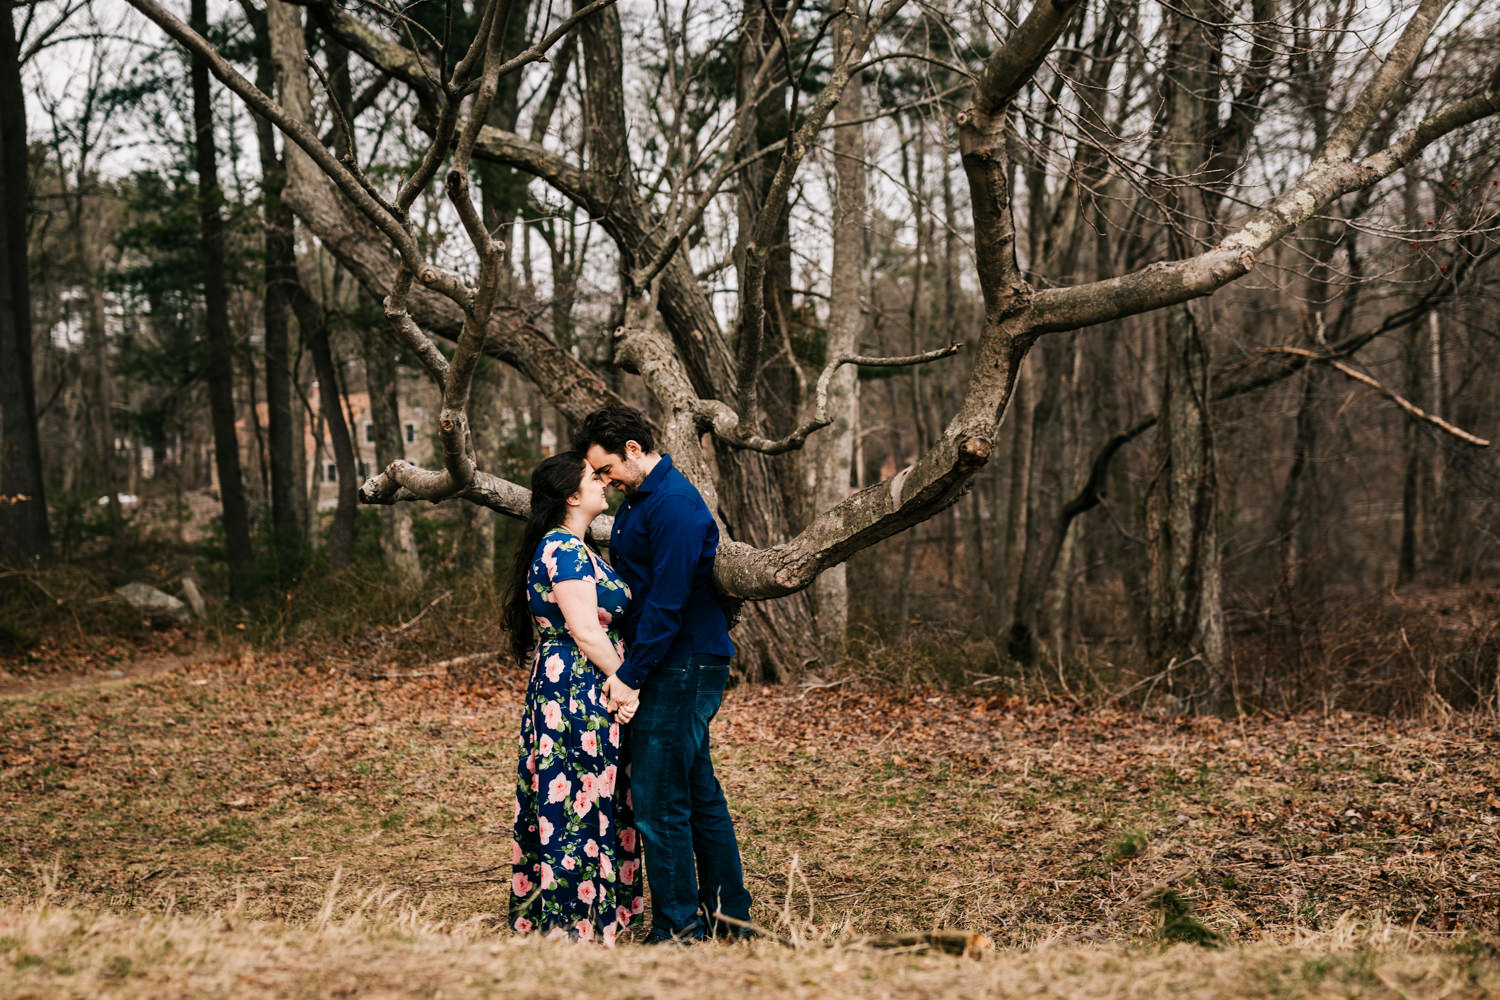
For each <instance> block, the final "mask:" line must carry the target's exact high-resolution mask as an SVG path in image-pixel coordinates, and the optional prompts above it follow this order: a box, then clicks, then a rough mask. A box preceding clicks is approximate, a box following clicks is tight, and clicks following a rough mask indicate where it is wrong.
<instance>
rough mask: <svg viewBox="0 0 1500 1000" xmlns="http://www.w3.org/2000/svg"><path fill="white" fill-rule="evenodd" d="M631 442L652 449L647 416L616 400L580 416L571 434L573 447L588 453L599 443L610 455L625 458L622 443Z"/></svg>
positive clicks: (653, 441) (653, 445) (652, 444)
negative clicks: (579, 420) (580, 419)
mask: <svg viewBox="0 0 1500 1000" xmlns="http://www.w3.org/2000/svg"><path fill="white" fill-rule="evenodd" d="M626 441H634V442H635V443H636V444H638V445H640V446H641V451H655V450H656V442H655V439H653V438H652V437H651V425H650V424H649V423H647V421H646V415H645V414H644V413H642V412H641V411H640V410H637V409H636V408H635V407H633V406H626V405H624V404H623V403H617V404H615V405H614V406H606V407H604V408H603V409H599V410H595V411H594V412H593V413H590V414H589V415H588V416H586V417H584V418H583V423H582V424H580V425H579V426H578V431H577V433H575V434H574V435H573V450H574V451H581V452H587V451H588V450H589V448H590V447H591V446H592V445H596V444H597V445H598V446H599V447H601V448H603V449H604V450H605V451H606V452H608V453H610V454H612V455H619V456H620V457H621V458H623V457H625V442H626Z"/></svg>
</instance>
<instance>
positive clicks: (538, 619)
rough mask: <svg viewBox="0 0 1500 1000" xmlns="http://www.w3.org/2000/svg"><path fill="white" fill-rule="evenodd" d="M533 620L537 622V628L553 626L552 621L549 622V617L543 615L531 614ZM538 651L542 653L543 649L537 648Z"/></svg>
mask: <svg viewBox="0 0 1500 1000" xmlns="http://www.w3.org/2000/svg"><path fill="white" fill-rule="evenodd" d="M531 620H532V621H534V622H536V627H537V628H551V627H552V623H551V622H549V621H548V620H547V619H545V618H543V617H542V616H541V615H532V616H531ZM537 653H538V654H539V655H540V653H541V650H537Z"/></svg>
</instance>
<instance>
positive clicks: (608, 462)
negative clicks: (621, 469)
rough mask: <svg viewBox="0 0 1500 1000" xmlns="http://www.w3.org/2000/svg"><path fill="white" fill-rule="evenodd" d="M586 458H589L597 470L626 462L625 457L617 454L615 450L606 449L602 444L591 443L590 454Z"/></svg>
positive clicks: (589, 461)
mask: <svg viewBox="0 0 1500 1000" xmlns="http://www.w3.org/2000/svg"><path fill="white" fill-rule="evenodd" d="M585 458H587V460H588V463H589V464H590V465H592V466H593V467H594V468H595V469H596V470H597V469H603V468H608V467H609V466H612V465H620V464H621V463H623V462H624V459H623V458H621V457H620V456H619V455H616V454H615V453H614V452H609V451H605V450H604V448H603V447H602V446H601V445H597V444H591V445H589V450H588V454H587V455H586V456H585Z"/></svg>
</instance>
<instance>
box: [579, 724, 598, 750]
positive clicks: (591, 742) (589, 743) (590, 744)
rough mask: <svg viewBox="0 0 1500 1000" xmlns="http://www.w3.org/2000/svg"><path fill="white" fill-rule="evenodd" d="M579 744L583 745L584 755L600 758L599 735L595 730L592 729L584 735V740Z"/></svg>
mask: <svg viewBox="0 0 1500 1000" xmlns="http://www.w3.org/2000/svg"><path fill="white" fill-rule="evenodd" d="M579 742H581V743H582V744H583V752H584V753H586V754H588V755H589V756H590V757H597V756H599V734H598V733H596V732H595V731H594V730H592V729H590V730H589V731H588V732H586V733H584V734H583V739H582V740H580V741H579Z"/></svg>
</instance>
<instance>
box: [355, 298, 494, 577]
mask: <svg viewBox="0 0 1500 1000" xmlns="http://www.w3.org/2000/svg"><path fill="white" fill-rule="evenodd" d="M383 327H384V324H381V325H380V327H379V328H375V327H369V328H366V329H365V330H364V331H363V337H364V351H365V387H366V389H368V390H369V394H370V422H371V424H372V425H373V426H374V428H375V464H376V466H377V467H378V468H382V469H383V468H385V467H386V466H387V465H390V464H391V463H392V462H394V461H396V460H398V459H401V458H405V457H406V456H405V450H406V448H405V444H404V442H403V439H402V436H401V408H400V401H399V395H398V393H397V391H396V379H397V374H396V347H395V345H394V344H393V343H391V337H390V335H389V334H388V333H387V332H386V331H385V329H384V328H383ZM469 506H473V505H472V504H471V505H469ZM380 514H381V529H382V530H381V533H380V547H381V551H382V552H383V553H384V554H385V562H386V565H387V566H388V567H389V568H390V569H391V570H392V571H393V572H394V573H395V575H396V579H397V581H398V582H399V583H400V584H401V585H403V586H408V587H414V586H417V585H419V584H420V583H421V582H422V560H421V557H420V556H419V555H418V553H417V539H416V533H415V531H414V529H413V526H412V509H411V505H410V504H392V505H391V506H389V507H386V508H383V509H382V510H381V512H380ZM484 514H485V515H486V516H488V517H494V514H493V513H491V512H490V511H484ZM490 547H491V548H492V549H493V548H494V544H493V538H492V539H491V546H490Z"/></svg>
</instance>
